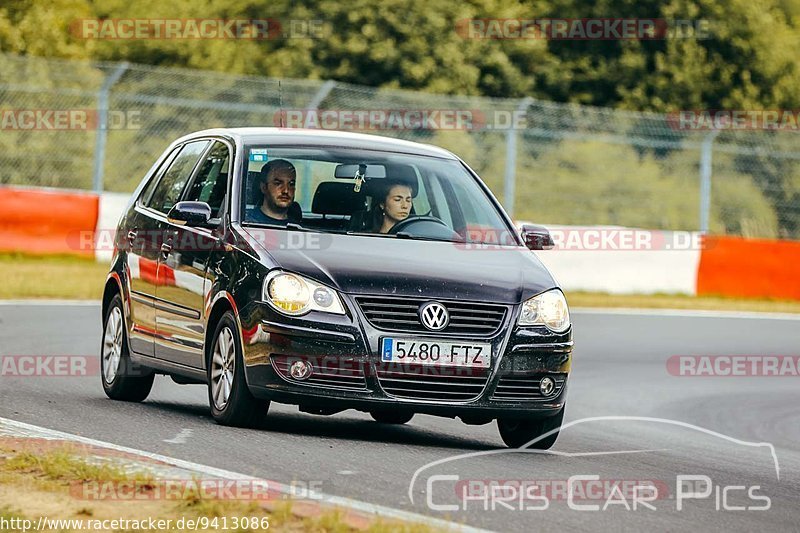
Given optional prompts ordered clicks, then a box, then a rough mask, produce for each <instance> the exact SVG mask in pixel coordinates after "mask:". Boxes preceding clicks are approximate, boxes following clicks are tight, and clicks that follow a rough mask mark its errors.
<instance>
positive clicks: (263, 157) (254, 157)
mask: <svg viewBox="0 0 800 533" xmlns="http://www.w3.org/2000/svg"><path fill="white" fill-rule="evenodd" d="M250 161H256V162H259V163H266V162H267V161H269V156H268V155H267V149H266V148H253V149H252V150H250Z"/></svg>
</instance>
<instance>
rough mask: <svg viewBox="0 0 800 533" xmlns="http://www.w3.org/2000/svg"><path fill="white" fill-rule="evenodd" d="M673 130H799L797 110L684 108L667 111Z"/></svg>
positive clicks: (798, 111) (799, 118) (799, 122)
mask: <svg viewBox="0 0 800 533" xmlns="http://www.w3.org/2000/svg"><path fill="white" fill-rule="evenodd" d="M667 124H668V125H669V127H670V128H672V129H674V130H684V131H713V130H744V131H747V130H770V131H794V132H796V131H800V109H688V110H683V111H674V112H672V113H667Z"/></svg>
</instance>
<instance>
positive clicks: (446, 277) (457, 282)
mask: <svg viewBox="0 0 800 533" xmlns="http://www.w3.org/2000/svg"><path fill="white" fill-rule="evenodd" d="M243 229H244V231H245V232H246V233H248V234H249V236H250V237H251V239H248V240H250V242H253V241H256V242H257V243H258V246H257V248H259V252H260V253H261V254H262V256H263V257H262V260H263V261H264V262H265V263H266V264H268V265H270V266H273V265H274V266H277V267H279V268H282V269H284V270H288V271H292V272H296V273H298V274H303V275H305V276H308V277H310V278H312V279H314V280H317V281H320V282H322V283H324V284H326V285H329V286H331V287H334V288H336V289H337V290H339V291H341V292H344V293H347V294H365V295H367V294H368V295H380V296H425V297H428V298H441V299H450V300H453V299H456V300H461V299H463V300H475V301H484V302H495V303H505V304H513V303H519V302H521V301H522V300H524V299H527V298H529V297H531V296H533V295H536V294H539V293H540V292H543V291H545V290H547V289H551V288H553V287H555V286H556V283H555V281H554V279H553V277H552V276H551V274H550V272H548V271H547V269H546V268H545V267H544V265H542V263H541V262H540V261H539V259H538V258H537V257H536V256H535V255H534V254H533V253H532V252H531V251H529V250H528V249H526V248H522V247H503V248H493V249H489V250H486V249H480V248H470V247H469V245H464V244H457V243H447V242H435V241H415V240H409V239H394V238H388V237H367V236H358V235H337V234H330V233H325V234H319V233H302V232H291V231H285V230H268V231H269V232H270V233H271V234H272V237H271V238H267V239H264V238H263V234H261V232H263V231H264V230H263V229H255V230H254V229H253V228H243ZM259 235H260V236H261V237H262V238H260V239H259V238H258V236H259ZM292 243H294V244H292Z"/></svg>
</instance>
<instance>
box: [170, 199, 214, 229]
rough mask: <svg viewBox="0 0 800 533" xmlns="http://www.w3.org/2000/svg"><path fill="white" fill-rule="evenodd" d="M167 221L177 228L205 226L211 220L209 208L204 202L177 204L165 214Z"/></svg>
mask: <svg viewBox="0 0 800 533" xmlns="http://www.w3.org/2000/svg"><path fill="white" fill-rule="evenodd" d="M167 220H169V222H170V223H171V224H177V225H178V226H190V227H191V226H205V225H208V221H209V220H211V206H209V205H208V204H207V203H205V202H178V203H177V204H175V205H174V206H173V208H172V209H170V210H169V213H167Z"/></svg>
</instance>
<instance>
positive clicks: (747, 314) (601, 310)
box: [569, 307, 800, 320]
mask: <svg viewBox="0 0 800 533" xmlns="http://www.w3.org/2000/svg"><path fill="white" fill-rule="evenodd" d="M569 311H570V313H573V314H582V315H639V316H682V317H692V318H744V319H753V320H800V313H767V312H764V313H761V312H757V311H710V310H705V309H647V308H634V307H570V308H569Z"/></svg>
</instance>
